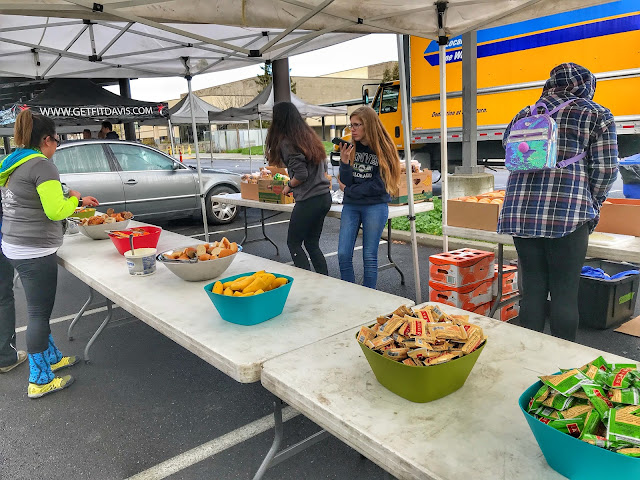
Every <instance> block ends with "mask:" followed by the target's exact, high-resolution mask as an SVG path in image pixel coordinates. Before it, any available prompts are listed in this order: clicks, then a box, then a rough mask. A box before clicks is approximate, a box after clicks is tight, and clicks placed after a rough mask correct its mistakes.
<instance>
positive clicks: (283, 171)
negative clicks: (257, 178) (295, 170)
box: [266, 165, 289, 176]
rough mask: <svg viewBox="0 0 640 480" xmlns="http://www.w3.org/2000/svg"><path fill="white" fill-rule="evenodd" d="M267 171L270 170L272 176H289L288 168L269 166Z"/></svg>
mask: <svg viewBox="0 0 640 480" xmlns="http://www.w3.org/2000/svg"><path fill="white" fill-rule="evenodd" d="M266 169H267V170H269V171H270V172H271V174H272V175H275V174H276V173H279V174H281V175H286V176H289V174H288V173H287V169H286V168H280V167H272V166H269V165H267V167H266Z"/></svg>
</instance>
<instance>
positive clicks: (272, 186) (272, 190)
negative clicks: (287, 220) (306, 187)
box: [258, 178, 294, 203]
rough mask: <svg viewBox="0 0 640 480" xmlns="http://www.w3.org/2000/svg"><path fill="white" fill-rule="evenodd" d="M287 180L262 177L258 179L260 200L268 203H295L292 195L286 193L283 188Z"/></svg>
mask: <svg viewBox="0 0 640 480" xmlns="http://www.w3.org/2000/svg"><path fill="white" fill-rule="evenodd" d="M285 185H286V182H283V181H282V180H273V179H270V178H261V179H260V180H258V200H259V201H261V202H267V203H293V201H294V200H293V196H292V195H290V194H289V195H284V194H283V193H282V190H284V187H285Z"/></svg>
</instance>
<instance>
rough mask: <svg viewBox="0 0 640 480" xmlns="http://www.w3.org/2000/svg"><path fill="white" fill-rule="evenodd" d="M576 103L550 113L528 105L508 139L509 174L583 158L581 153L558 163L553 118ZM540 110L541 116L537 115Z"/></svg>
mask: <svg viewBox="0 0 640 480" xmlns="http://www.w3.org/2000/svg"><path fill="white" fill-rule="evenodd" d="M574 100H576V99H575V98H574V99H572V100H568V101H566V102H564V103H561V104H560V105H558V106H557V107H556V108H554V109H553V110H551V111H549V109H548V108H547V106H546V105H545V104H544V103H542V102H538V103H536V104H535V105H531V107H529V108H530V111H531V113H530V114H529V115H528V116H526V117H524V118H521V119H520V120H518V121H516V122H515V123H514V124H513V125H512V126H511V130H510V132H509V136H508V137H507V143H506V146H505V150H506V156H505V160H504V164H505V167H506V168H507V170H509V171H510V172H537V171H541V170H549V169H554V168H563V167H566V166H567V165H571V164H572V163H575V162H577V161H579V160H581V159H582V158H584V157H585V156H586V152H583V153H581V154H579V155H576V156H575V157H571V158H567V159H565V160H562V161H560V162H558V161H557V158H558V125H557V124H556V121H555V120H554V119H553V118H552V115H554V114H555V113H556V112H557V111H558V110H560V109H561V108H564V107H566V106H567V105H569V104H570V103H571V102H573V101H574ZM538 108H543V109H544V113H538Z"/></svg>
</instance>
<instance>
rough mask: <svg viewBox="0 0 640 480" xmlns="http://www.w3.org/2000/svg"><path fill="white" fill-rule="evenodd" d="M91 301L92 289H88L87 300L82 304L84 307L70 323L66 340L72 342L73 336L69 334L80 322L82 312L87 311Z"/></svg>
mask: <svg viewBox="0 0 640 480" xmlns="http://www.w3.org/2000/svg"><path fill="white" fill-rule="evenodd" d="M92 301H93V288H91V287H89V298H87V301H86V302H84V305H83V306H82V308H81V309H80V311H79V312H78V313H77V314H76V316H75V317H74V319H73V321H72V322H71V325H69V330H67V338H68V339H69V341H72V340H73V335H72V334H71V332H72V331H73V327H75V325H76V323H78V320H80V317H82V315H83V314H84V311H85V310H86V309H87V307H88V306H89V304H90V303H91V302H92Z"/></svg>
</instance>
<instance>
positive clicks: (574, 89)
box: [542, 63, 596, 100]
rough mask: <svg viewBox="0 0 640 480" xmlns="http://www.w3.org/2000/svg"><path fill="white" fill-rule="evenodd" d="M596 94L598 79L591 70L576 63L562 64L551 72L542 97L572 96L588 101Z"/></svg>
mask: <svg viewBox="0 0 640 480" xmlns="http://www.w3.org/2000/svg"><path fill="white" fill-rule="evenodd" d="M595 93H596V77H595V76H594V75H593V73H591V72H590V71H589V70H587V69H586V68H584V67H583V66H581V65H578V64H576V63H561V64H560V65H558V66H557V67H554V68H553V70H551V74H550V75H549V80H547V82H546V83H545V84H544V89H543V90H542V96H547V95H559V96H563V97H564V96H567V95H569V94H570V95H572V96H576V97H580V98H586V99H588V100H591V99H593V95H594V94H595Z"/></svg>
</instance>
